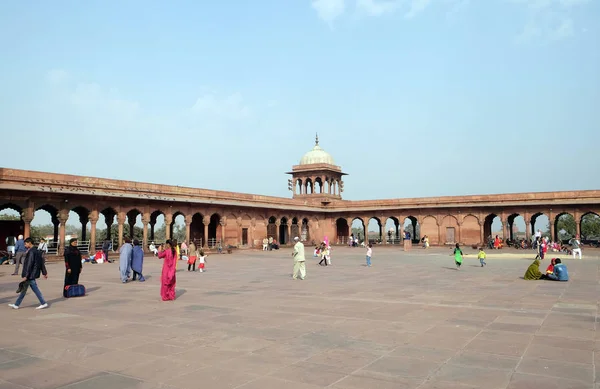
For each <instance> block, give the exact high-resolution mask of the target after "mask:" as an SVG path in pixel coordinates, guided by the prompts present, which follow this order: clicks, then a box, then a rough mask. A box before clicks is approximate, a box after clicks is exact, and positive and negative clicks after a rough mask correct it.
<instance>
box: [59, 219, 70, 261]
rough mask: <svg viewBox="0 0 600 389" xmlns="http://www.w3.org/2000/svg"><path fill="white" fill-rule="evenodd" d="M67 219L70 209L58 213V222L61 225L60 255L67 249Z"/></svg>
mask: <svg viewBox="0 0 600 389" xmlns="http://www.w3.org/2000/svg"><path fill="white" fill-rule="evenodd" d="M67 220H69V211H68V210H67V211H66V212H65V211H62V212H59V214H58V222H59V223H60V224H59V227H58V246H59V249H58V250H59V251H57V253H58V255H61V254H62V253H63V252H64V250H65V235H66V224H67Z"/></svg>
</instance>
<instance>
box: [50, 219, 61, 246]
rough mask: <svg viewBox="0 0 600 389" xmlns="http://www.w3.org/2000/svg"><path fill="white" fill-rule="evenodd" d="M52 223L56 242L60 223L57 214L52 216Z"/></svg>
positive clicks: (55, 241)
mask: <svg viewBox="0 0 600 389" xmlns="http://www.w3.org/2000/svg"><path fill="white" fill-rule="evenodd" d="M52 224H53V225H54V243H56V244H58V243H59V242H58V227H59V225H60V221H59V220H58V217H57V216H52Z"/></svg>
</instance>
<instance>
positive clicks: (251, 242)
mask: <svg viewBox="0 0 600 389" xmlns="http://www.w3.org/2000/svg"><path fill="white" fill-rule="evenodd" d="M250 226H251V228H250V231H249V232H250V234H249V235H250V247H254V230H256V218H252V219H251V220H250Z"/></svg>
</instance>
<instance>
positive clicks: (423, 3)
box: [404, 0, 431, 19]
mask: <svg viewBox="0 0 600 389" xmlns="http://www.w3.org/2000/svg"><path fill="white" fill-rule="evenodd" d="M430 3H431V0H412V1H411V2H410V10H409V11H408V12H407V13H406V14H405V15H404V16H405V17H406V18H407V19H411V18H413V17H415V16H416V15H418V14H419V13H421V12H423V11H424V10H425V8H427V6H429V4H430Z"/></svg>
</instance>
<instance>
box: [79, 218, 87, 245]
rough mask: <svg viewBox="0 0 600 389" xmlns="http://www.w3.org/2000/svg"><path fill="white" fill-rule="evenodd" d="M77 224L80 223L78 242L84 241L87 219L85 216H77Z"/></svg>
mask: <svg viewBox="0 0 600 389" xmlns="http://www.w3.org/2000/svg"><path fill="white" fill-rule="evenodd" d="M79 222H80V223H81V238H80V239H79V240H81V241H86V240H87V239H86V238H87V223H88V217H87V216H86V215H79Z"/></svg>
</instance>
